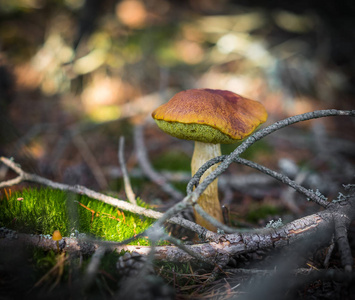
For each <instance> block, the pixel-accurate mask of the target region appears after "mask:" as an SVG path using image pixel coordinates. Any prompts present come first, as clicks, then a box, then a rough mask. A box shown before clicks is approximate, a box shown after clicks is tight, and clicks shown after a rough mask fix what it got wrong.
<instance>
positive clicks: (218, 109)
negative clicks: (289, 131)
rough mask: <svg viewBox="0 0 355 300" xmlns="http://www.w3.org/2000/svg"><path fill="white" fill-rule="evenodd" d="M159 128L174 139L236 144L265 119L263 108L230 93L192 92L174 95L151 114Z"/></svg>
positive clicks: (259, 104)
mask: <svg viewBox="0 0 355 300" xmlns="http://www.w3.org/2000/svg"><path fill="white" fill-rule="evenodd" d="M152 117H153V118H154V119H155V121H156V123H157V124H158V126H159V127H160V128H161V129H162V130H164V131H165V132H167V133H169V134H170V135H172V136H175V137H177V138H181V139H186V140H195V141H200V142H205V143H215V144H217V143H224V144H229V143H235V142H237V141H240V140H242V139H244V138H246V137H247V136H249V135H250V134H251V133H252V132H253V131H254V130H255V129H256V128H257V127H258V126H259V125H260V124H262V123H264V122H265V121H266V119H267V112H266V110H265V108H264V106H263V105H262V104H261V103H259V102H257V101H254V100H250V99H247V98H244V97H242V96H240V95H238V94H235V93H232V92H230V91H223V90H212V89H191V90H187V91H182V92H180V93H177V94H176V95H175V96H174V97H173V98H171V99H170V100H169V102H167V103H165V104H163V105H161V106H160V107H158V108H157V109H156V110H155V111H154V112H153V113H152Z"/></svg>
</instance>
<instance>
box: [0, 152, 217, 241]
mask: <svg viewBox="0 0 355 300" xmlns="http://www.w3.org/2000/svg"><path fill="white" fill-rule="evenodd" d="M0 161H1V162H3V163H4V164H5V165H6V166H8V167H9V168H11V169H12V170H13V171H15V172H16V173H18V174H19V176H18V177H16V178H15V179H11V180H8V181H3V182H0V188H2V187H7V186H12V185H14V184H19V183H21V182H23V181H30V182H36V183H40V184H43V185H46V186H49V187H51V188H54V189H59V190H63V191H70V192H73V193H76V194H80V195H86V196H88V197H90V198H93V199H96V200H99V201H102V202H105V203H107V204H109V205H112V206H114V207H117V208H119V209H123V210H126V211H129V212H132V213H135V214H139V215H143V216H145V217H148V218H152V219H159V220H161V221H160V222H159V224H158V225H159V226H163V223H164V222H166V221H168V222H170V223H173V224H177V225H180V226H182V227H184V228H186V229H189V230H191V231H193V232H196V233H197V234H198V235H199V236H201V238H203V239H204V238H207V239H211V238H213V237H214V234H213V232H210V231H208V230H206V229H205V228H203V227H202V226H200V225H198V224H196V223H194V222H191V221H189V220H186V219H183V218H178V217H174V215H175V214H176V213H177V212H179V211H180V210H183V209H185V208H186V207H187V206H188V205H187V204H186V203H180V204H179V203H178V206H177V207H175V208H172V209H171V210H169V213H168V214H162V213H160V212H158V211H154V210H152V209H148V208H143V207H140V206H138V205H134V204H131V203H128V202H126V201H123V200H120V199H117V198H114V197H110V196H107V195H104V194H101V193H98V192H95V191H93V190H90V189H88V188H86V187H84V186H80V185H75V186H71V185H67V184H63V183H58V182H54V181H51V180H49V179H46V178H43V177H41V176H38V175H35V174H30V173H27V172H25V171H23V170H22V169H21V168H20V167H19V166H18V165H17V164H16V163H15V162H13V161H12V160H10V159H8V158H6V157H0Z"/></svg>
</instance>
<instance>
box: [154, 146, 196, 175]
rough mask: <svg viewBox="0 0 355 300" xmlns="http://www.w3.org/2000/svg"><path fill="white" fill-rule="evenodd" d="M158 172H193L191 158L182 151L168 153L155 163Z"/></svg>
mask: <svg viewBox="0 0 355 300" xmlns="http://www.w3.org/2000/svg"><path fill="white" fill-rule="evenodd" d="M153 166H154V168H155V169H157V170H172V171H189V172H190V170H191V157H189V156H188V155H187V154H185V153H183V152H181V151H168V152H165V153H163V154H162V155H160V156H159V158H158V159H156V160H154V161H153Z"/></svg>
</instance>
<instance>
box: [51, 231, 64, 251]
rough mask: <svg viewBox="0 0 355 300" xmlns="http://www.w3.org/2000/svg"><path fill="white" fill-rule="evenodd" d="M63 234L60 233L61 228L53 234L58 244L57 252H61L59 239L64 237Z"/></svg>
mask: <svg viewBox="0 0 355 300" xmlns="http://www.w3.org/2000/svg"><path fill="white" fill-rule="evenodd" d="M62 238H63V237H62V234H61V233H60V231H59V230H54V232H53V235H52V239H53V240H54V241H56V244H57V252H58V253H59V241H60V240H61V239H62Z"/></svg>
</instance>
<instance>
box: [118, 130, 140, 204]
mask: <svg viewBox="0 0 355 300" xmlns="http://www.w3.org/2000/svg"><path fill="white" fill-rule="evenodd" d="M118 160H119V162H120V166H121V170H122V175H123V182H124V190H125V192H126V196H127V199H128V201H129V202H131V203H132V204H134V205H136V204H137V201H136V195H135V194H134V192H133V190H132V186H131V181H130V180H129V177H128V172H127V168H126V164H125V160H124V137H123V136H121V137H120V141H119V146H118Z"/></svg>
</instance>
